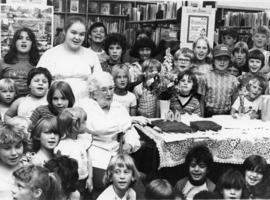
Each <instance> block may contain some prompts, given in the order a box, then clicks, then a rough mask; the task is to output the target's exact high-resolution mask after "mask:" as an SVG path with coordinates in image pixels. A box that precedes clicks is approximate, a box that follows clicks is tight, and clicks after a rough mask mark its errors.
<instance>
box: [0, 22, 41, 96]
mask: <svg viewBox="0 0 270 200" xmlns="http://www.w3.org/2000/svg"><path fill="white" fill-rule="evenodd" d="M38 60H39V51H38V48H37V42H36V37H35V34H34V33H33V32H32V30H31V29H29V28H25V27H24V28H21V29H19V30H17V31H16V32H15V34H14V36H13V39H12V43H11V44H10V48H9V51H8V53H7V54H6V55H5V56H4V60H3V61H1V63H0V78H10V79H13V80H14V81H15V85H16V87H17V89H18V90H17V92H18V96H25V95H27V94H29V88H28V85H27V74H28V73H29V71H30V70H31V69H33V68H34V67H35V66H36V65H37V62H38Z"/></svg>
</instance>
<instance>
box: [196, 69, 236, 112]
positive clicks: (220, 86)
mask: <svg viewBox="0 0 270 200" xmlns="http://www.w3.org/2000/svg"><path fill="white" fill-rule="evenodd" d="M238 85H239V82H238V80H237V78H236V77H235V76H233V75H230V74H228V73H226V72H225V73H220V72H217V71H215V70H213V71H210V72H209V73H208V74H205V76H204V79H203V81H202V82H201V84H200V85H199V88H200V89H199V91H201V92H202V94H203V95H204V96H205V106H206V108H207V109H209V110H211V111H212V112H214V113H217V114H222V113H226V112H228V111H230V110H231V107H232V103H233V102H232V97H233V95H234V94H235V92H236V91H237V89H238Z"/></svg>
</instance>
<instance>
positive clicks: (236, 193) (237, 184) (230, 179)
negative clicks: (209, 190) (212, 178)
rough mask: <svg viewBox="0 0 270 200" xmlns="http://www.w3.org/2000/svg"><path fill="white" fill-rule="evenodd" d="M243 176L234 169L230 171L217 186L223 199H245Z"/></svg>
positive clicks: (223, 175) (221, 178)
mask: <svg viewBox="0 0 270 200" xmlns="http://www.w3.org/2000/svg"><path fill="white" fill-rule="evenodd" d="M244 190H245V181H244V178H243V175H242V174H241V173H240V172H239V171H237V170H234V169H228V170H227V171H226V172H225V173H224V174H222V176H221V177H220V179H219V180H218V184H217V192H218V194H219V195H220V196H221V198H223V199H245V195H244V193H243V191H244Z"/></svg>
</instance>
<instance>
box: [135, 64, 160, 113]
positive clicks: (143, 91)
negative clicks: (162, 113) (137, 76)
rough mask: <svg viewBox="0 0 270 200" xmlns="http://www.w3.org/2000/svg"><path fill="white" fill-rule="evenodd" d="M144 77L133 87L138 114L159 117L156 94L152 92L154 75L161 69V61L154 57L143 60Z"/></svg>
mask: <svg viewBox="0 0 270 200" xmlns="http://www.w3.org/2000/svg"><path fill="white" fill-rule="evenodd" d="M142 66H143V72H144V73H145V78H144V81H143V83H140V84H139V85H137V86H136V87H135V88H134V91H133V92H134V94H135V96H136V98H137V101H138V115H142V116H144V117H148V118H154V117H159V109H158V104H157V94H156V93H155V92H154V89H155V88H153V87H155V86H153V85H155V77H156V76H157V74H158V73H159V72H160V71H161V63H160V62H159V61H158V60H156V59H148V60H145V61H144V62H143V65H142Z"/></svg>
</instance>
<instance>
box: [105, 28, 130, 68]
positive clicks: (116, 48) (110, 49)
mask: <svg viewBox="0 0 270 200" xmlns="http://www.w3.org/2000/svg"><path fill="white" fill-rule="evenodd" d="M126 47H127V41H126V37H125V36H124V35H122V34H120V33H111V34H109V35H108V36H107V38H106V39H105V42H104V50H105V52H106V53H107V54H108V55H109V59H108V60H107V62H105V63H103V65H102V69H103V71H107V72H111V70H112V67H113V66H114V65H116V64H121V63H122V56H123V54H124V53H125V51H126Z"/></svg>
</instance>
